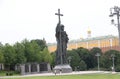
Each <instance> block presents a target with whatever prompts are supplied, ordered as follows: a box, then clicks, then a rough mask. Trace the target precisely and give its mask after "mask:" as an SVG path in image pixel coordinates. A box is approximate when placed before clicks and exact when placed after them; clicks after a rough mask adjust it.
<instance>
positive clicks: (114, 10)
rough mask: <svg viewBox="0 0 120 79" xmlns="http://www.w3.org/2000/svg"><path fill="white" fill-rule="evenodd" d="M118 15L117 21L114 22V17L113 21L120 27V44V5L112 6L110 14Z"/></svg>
mask: <svg viewBox="0 0 120 79" xmlns="http://www.w3.org/2000/svg"><path fill="white" fill-rule="evenodd" d="M115 15H116V16H117V23H115V22H114V19H112V20H111V23H112V24H113V25H115V26H117V27H118V35H119V46H120V22H119V18H120V7H118V6H114V7H113V8H110V15H109V17H113V16H115Z"/></svg>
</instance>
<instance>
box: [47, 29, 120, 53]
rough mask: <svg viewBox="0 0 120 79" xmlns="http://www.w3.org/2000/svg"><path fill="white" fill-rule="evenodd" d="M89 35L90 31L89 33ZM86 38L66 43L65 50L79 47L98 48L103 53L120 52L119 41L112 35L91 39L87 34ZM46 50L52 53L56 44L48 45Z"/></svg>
mask: <svg viewBox="0 0 120 79" xmlns="http://www.w3.org/2000/svg"><path fill="white" fill-rule="evenodd" d="M88 33H90V34H91V31H90V30H89V32H88ZM88 36H89V37H88V38H86V39H78V40H71V41H69V43H68V48H67V50H72V49H77V48H79V47H83V48H87V49H92V48H93V47H99V48H101V49H102V51H103V52H105V51H107V50H110V49H115V50H120V48H119V40H118V37H116V36H113V35H108V36H100V37H93V38H92V37H91V35H89V34H88ZM48 49H49V51H50V52H54V51H55V50H56V44H55V43H54V44H48Z"/></svg>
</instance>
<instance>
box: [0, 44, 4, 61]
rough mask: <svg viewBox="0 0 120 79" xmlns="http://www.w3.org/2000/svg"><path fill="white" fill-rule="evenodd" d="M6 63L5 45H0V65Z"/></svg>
mask: <svg viewBox="0 0 120 79" xmlns="http://www.w3.org/2000/svg"><path fill="white" fill-rule="evenodd" d="M3 62H4V56H3V45H2V44H1V43H0V63H3Z"/></svg>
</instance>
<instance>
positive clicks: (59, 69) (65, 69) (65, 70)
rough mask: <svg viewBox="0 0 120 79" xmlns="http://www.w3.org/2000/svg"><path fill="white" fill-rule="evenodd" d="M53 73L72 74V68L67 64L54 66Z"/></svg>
mask: <svg viewBox="0 0 120 79" xmlns="http://www.w3.org/2000/svg"><path fill="white" fill-rule="evenodd" d="M53 71H54V73H70V72H72V68H71V67H70V65H69V64H63V65H56V66H55V67H54V68H53Z"/></svg>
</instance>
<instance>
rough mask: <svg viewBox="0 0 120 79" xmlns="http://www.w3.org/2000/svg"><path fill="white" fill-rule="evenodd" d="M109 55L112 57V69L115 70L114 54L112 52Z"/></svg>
mask: <svg viewBox="0 0 120 79" xmlns="http://www.w3.org/2000/svg"><path fill="white" fill-rule="evenodd" d="M111 57H112V64H113V66H112V71H115V62H114V60H115V55H114V54H111Z"/></svg>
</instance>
